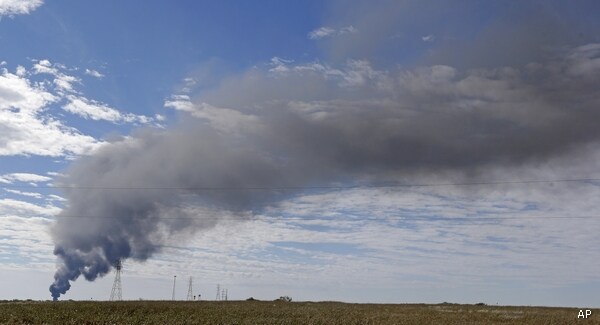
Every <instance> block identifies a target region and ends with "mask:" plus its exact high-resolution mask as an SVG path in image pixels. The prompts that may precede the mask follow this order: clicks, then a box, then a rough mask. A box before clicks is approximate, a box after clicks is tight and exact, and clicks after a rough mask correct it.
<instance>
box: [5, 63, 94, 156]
mask: <svg viewBox="0 0 600 325" xmlns="http://www.w3.org/2000/svg"><path fill="white" fill-rule="evenodd" d="M46 63H47V62H40V63H39V66H40V68H39V69H41V70H44V69H45V68H49V66H48V65H47V64H46ZM59 96H60V95H56V94H52V93H51V92H49V91H48V90H47V89H46V88H45V87H44V84H43V83H34V82H31V81H30V80H28V79H27V78H25V77H22V76H18V75H16V74H11V73H9V72H8V71H6V70H3V71H2V73H1V74H0V155H1V156H6V155H41V156H55V157H56V156H65V155H70V154H83V153H86V152H89V151H90V150H92V149H93V148H95V147H97V146H98V145H99V144H100V142H98V141H97V140H96V139H94V138H93V137H90V136H86V135H82V134H80V133H79V132H78V131H77V130H76V129H74V128H71V127H68V126H66V125H64V124H63V123H62V122H61V121H59V120H57V119H55V118H54V117H52V116H51V115H49V114H47V113H45V110H46V109H47V107H48V106H49V105H50V104H53V103H55V102H57V101H59V99H60V97H59Z"/></svg>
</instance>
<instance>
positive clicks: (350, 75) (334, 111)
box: [50, 44, 600, 299]
mask: <svg viewBox="0 0 600 325" xmlns="http://www.w3.org/2000/svg"><path fill="white" fill-rule="evenodd" d="M599 87H600V45H599V44H589V45H586V46H581V47H577V48H575V49H572V50H569V51H564V52H562V53H560V55H557V56H556V57H554V58H552V59H549V60H545V61H544V62H537V63H536V62H532V63H531V64H528V65H527V66H525V67H522V68H501V69H485V70H470V71H467V72H462V71H458V70H456V69H454V68H451V67H448V66H433V67H426V68H418V69H414V70H376V69H374V68H372V67H371V66H370V64H369V63H368V62H367V61H349V62H348V64H347V65H346V66H344V67H341V68H337V69H334V68H332V67H328V66H325V65H322V64H318V63H311V64H305V65H290V64H286V63H282V62H281V61H274V63H273V66H271V69H270V70H268V69H265V70H264V71H262V70H261V71H256V70H252V71H250V72H248V73H247V74H245V75H242V76H240V77H238V78H233V79H229V80H227V81H225V82H224V83H223V84H222V85H221V86H220V87H219V88H218V89H216V90H214V91H212V92H207V93H204V94H202V95H201V96H200V97H199V99H198V100H196V101H195V102H194V103H191V102H187V98H186V97H184V96H179V97H177V98H174V99H173V101H172V103H170V106H172V107H173V108H176V109H181V110H185V111H187V113H185V114H189V115H191V116H194V118H187V119H186V120H187V121H186V122H182V123H181V124H180V125H179V126H177V127H174V128H172V129H168V130H140V131H138V132H137V133H135V134H133V135H132V136H131V137H129V138H126V139H124V140H122V141H118V142H114V143H112V144H109V145H106V146H105V147H103V148H101V149H100V150H99V151H98V152H96V153H94V154H93V155H91V156H88V157H84V158H81V159H79V160H78V161H76V162H75V163H74V164H73V165H72V166H71V168H70V169H69V170H68V173H67V176H65V177H64V178H63V179H61V180H60V182H61V184H63V185H68V186H70V188H67V189H66V190H65V195H66V197H67V199H68V205H67V207H66V208H65V209H64V210H63V211H62V212H61V214H60V215H59V216H58V217H57V222H56V224H55V225H54V226H53V228H52V236H53V238H54V241H55V250H54V253H55V255H57V256H58V259H59V265H58V270H57V271H56V274H55V276H54V279H55V281H54V283H53V284H52V285H51V286H50V291H51V293H52V297H53V298H54V299H58V297H59V296H60V295H62V294H64V293H65V292H67V290H69V287H70V281H74V280H76V279H77V278H78V277H79V276H81V275H83V276H84V277H85V279H86V280H89V281H93V280H94V279H96V278H97V277H98V276H103V275H105V274H106V273H107V272H109V271H110V269H111V268H112V267H114V266H115V265H116V263H117V261H118V260H120V259H121V260H124V259H128V258H131V259H134V260H138V261H144V260H146V259H148V258H149V257H151V256H152V254H154V253H156V252H157V251H158V250H159V249H160V247H161V245H163V243H165V241H166V240H167V239H168V238H169V236H170V235H171V234H175V233H177V234H180V233H185V232H193V231H197V230H199V229H206V228H208V227H211V226H213V225H214V224H215V223H216V222H217V220H218V219H219V218H221V217H223V215H226V214H233V215H236V216H244V215H247V214H251V213H253V212H259V211H260V210H261V209H262V208H264V207H266V206H268V205H271V204H274V203H276V202H278V201H279V200H282V199H285V198H286V197H288V196H291V195H295V194H297V193H299V192H300V191H302V189H301V188H299V187H306V186H332V185H340V184H342V185H343V184H351V185H360V184H365V183H366V184H373V183H381V182H385V183H389V182H403V181H406V180H407V179H410V177H412V176H414V175H449V174H452V175H479V174H482V173H485V172H486V170H491V169H493V168H494V167H498V166H502V167H506V166H509V167H510V166H522V165H526V164H540V163H542V162H544V161H545V160H547V159H549V158H552V157H558V156H563V155H566V154H569V153H571V152H574V150H577V149H580V148H583V147H585V146H586V145H589V144H594V143H597V142H598V140H600V127H599V126H600V125H599V123H598V121H600V93H599V92H598V91H597V89H599ZM206 102H209V103H210V105H209V104H206Z"/></svg>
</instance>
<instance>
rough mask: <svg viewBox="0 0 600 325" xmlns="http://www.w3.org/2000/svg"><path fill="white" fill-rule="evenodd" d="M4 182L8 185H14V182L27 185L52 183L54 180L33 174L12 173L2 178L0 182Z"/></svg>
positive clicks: (0, 177)
mask: <svg viewBox="0 0 600 325" xmlns="http://www.w3.org/2000/svg"><path fill="white" fill-rule="evenodd" d="M3 180H4V181H5V182H8V183H12V182H14V181H16V182H25V183H41V182H48V181H51V180H52V178H50V177H47V176H43V175H38V174H31V173H12V174H5V175H2V176H0V181H3Z"/></svg>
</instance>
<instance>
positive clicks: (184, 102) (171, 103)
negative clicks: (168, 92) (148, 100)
mask: <svg viewBox="0 0 600 325" xmlns="http://www.w3.org/2000/svg"><path fill="white" fill-rule="evenodd" d="M164 105H165V107H168V108H173V109H175V110H178V111H184V112H189V113H192V112H195V111H196V109H195V108H194V104H192V101H191V100H190V96H188V95H172V96H171V98H170V99H168V100H166V101H165V104H164Z"/></svg>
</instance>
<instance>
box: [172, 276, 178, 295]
mask: <svg viewBox="0 0 600 325" xmlns="http://www.w3.org/2000/svg"><path fill="white" fill-rule="evenodd" d="M176 281H177V276H176V275H174V276H173V295H172V296H171V300H175V282H176Z"/></svg>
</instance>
